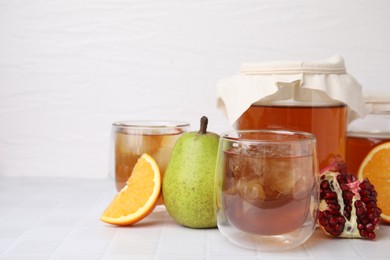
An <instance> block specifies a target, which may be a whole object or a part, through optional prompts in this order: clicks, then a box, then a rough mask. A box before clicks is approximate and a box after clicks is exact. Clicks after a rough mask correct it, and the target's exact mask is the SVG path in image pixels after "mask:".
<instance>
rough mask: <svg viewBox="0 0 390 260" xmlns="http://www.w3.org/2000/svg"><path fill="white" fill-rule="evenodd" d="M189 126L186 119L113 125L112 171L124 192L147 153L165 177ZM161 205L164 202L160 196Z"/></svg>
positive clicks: (116, 183) (118, 186)
mask: <svg viewBox="0 0 390 260" xmlns="http://www.w3.org/2000/svg"><path fill="white" fill-rule="evenodd" d="M188 129H189V124H187V123H184V122H170V121H168V122H165V121H162V122H160V121H124V122H118V123H114V124H113V131H112V157H111V161H112V163H111V170H112V171H113V174H112V175H113V176H114V177H115V186H116V189H117V191H120V190H121V189H122V188H123V187H124V186H125V185H126V182H127V180H128V178H129V177H130V175H131V173H132V171H133V168H134V165H135V163H136V162H137V160H138V159H139V158H140V157H141V155H142V154H144V153H147V154H148V155H150V156H151V157H152V158H153V159H154V160H155V161H156V162H157V164H158V166H159V169H160V173H161V175H162V177H163V176H164V172H165V169H166V167H167V165H168V163H169V160H170V157H171V153H172V150H173V146H174V145H175V143H176V141H177V139H178V138H179V137H180V136H181V135H182V134H183V133H184V132H186V131H187V130H188ZM158 203H159V204H162V200H161V198H160V201H159V202H158Z"/></svg>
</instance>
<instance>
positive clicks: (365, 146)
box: [346, 136, 390, 176]
mask: <svg viewBox="0 0 390 260" xmlns="http://www.w3.org/2000/svg"><path fill="white" fill-rule="evenodd" d="M388 141H390V138H385V137H378V136H377V137H376V136H370V137H368V136H367V137H359V136H347V160H346V161H347V167H348V172H349V173H351V174H353V175H355V176H356V175H357V173H358V171H359V167H360V165H361V163H362V162H363V160H364V158H365V157H366V156H367V154H368V153H369V152H370V151H371V150H372V149H373V148H374V147H375V146H377V145H380V144H382V143H385V142H388Z"/></svg>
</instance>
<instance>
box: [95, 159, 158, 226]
mask: <svg viewBox="0 0 390 260" xmlns="http://www.w3.org/2000/svg"><path fill="white" fill-rule="evenodd" d="M160 193H161V176H160V170H159V168H158V165H157V163H156V162H155V160H154V159H153V158H152V157H150V156H149V155H147V154H143V155H142V156H141V157H140V158H139V159H138V161H137V163H136V164H135V166H134V169H133V171H132V173H131V175H130V177H129V179H128V180H127V184H126V186H125V187H124V188H123V189H122V190H121V191H120V192H118V193H117V194H116V195H115V197H114V199H113V200H112V201H111V203H110V205H108V207H107V208H106V210H105V211H104V212H103V214H102V215H101V217H100V220H102V221H104V222H106V223H109V224H114V225H121V226H124V225H131V224H134V223H136V222H138V221H140V220H141V219H143V218H145V217H146V216H148V215H149V214H150V213H151V212H152V211H153V209H154V208H155V206H156V204H157V200H158V198H159V196H160Z"/></svg>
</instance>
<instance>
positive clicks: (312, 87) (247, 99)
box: [217, 55, 366, 125]
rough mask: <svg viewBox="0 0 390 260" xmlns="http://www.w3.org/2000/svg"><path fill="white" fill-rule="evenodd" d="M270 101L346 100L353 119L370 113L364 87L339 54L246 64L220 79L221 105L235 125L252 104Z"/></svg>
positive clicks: (349, 113) (327, 102) (277, 102)
mask: <svg viewBox="0 0 390 260" xmlns="http://www.w3.org/2000/svg"><path fill="white" fill-rule="evenodd" d="M270 102H272V104H281V105H283V102H289V104H291V102H296V103H297V104H300V103H302V102H304V104H306V105H307V104H310V102H313V105H314V106H317V105H318V104H321V103H324V104H329V103H333V102H336V103H337V102H343V103H345V104H346V105H347V106H348V118H349V121H351V120H353V119H355V118H357V117H361V116H364V115H365V114H366V109H365V104H364V98H363V95H362V87H361V85H360V84H359V83H358V82H357V81H356V80H355V79H354V78H353V77H352V76H351V75H350V74H348V73H347V71H346V68H345V65H344V59H343V58H342V57H341V56H339V55H335V56H333V57H331V58H329V59H327V60H324V61H320V62H302V61H296V62H294V61H281V62H267V63H244V64H243V65H242V66H241V71H240V74H238V75H235V76H232V77H229V78H226V79H222V80H220V81H219V82H218V85H217V106H218V108H219V109H221V110H222V111H223V112H224V113H225V114H226V116H227V118H228V120H229V123H230V124H231V125H234V123H235V122H236V120H237V119H238V118H239V117H240V116H241V115H242V114H243V113H244V112H245V111H246V110H247V109H248V108H249V107H250V106H251V105H252V104H254V103H260V104H261V103H270ZM308 102H309V103H308Z"/></svg>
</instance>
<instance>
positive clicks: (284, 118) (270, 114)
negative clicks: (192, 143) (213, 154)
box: [236, 103, 347, 169]
mask: <svg viewBox="0 0 390 260" xmlns="http://www.w3.org/2000/svg"><path fill="white" fill-rule="evenodd" d="M236 127H237V129H288V130H296V131H304V132H309V133H312V134H314V135H315V136H316V138H317V146H318V161H319V168H320V169H322V168H324V167H326V166H327V165H328V164H329V162H330V160H331V158H332V157H333V156H334V155H341V156H342V157H343V158H344V159H345V154H346V128H347V106H346V105H345V104H342V103H338V104H335V105H333V104H332V105H322V106H321V105H320V106H301V105H291V106H285V105H252V106H251V107H250V108H249V109H248V110H247V111H246V112H245V113H244V114H243V115H242V116H241V117H240V118H239V120H238V121H237V125H236Z"/></svg>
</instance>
